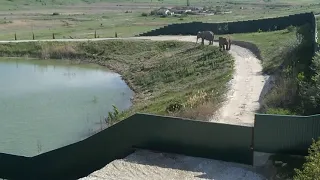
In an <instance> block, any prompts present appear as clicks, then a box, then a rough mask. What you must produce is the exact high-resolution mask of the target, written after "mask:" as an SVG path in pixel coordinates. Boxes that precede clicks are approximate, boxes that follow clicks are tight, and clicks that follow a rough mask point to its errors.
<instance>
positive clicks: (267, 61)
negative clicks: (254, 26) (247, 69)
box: [231, 28, 296, 74]
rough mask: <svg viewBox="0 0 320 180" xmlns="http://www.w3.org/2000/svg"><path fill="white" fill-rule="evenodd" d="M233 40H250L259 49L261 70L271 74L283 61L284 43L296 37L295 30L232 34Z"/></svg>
mask: <svg viewBox="0 0 320 180" xmlns="http://www.w3.org/2000/svg"><path fill="white" fill-rule="evenodd" d="M231 36H232V38H233V39H234V40H239V41H245V42H251V43H253V44H255V45H256V46H257V47H258V49H259V50H260V55H261V60H262V61H261V62H262V67H263V72H264V73H266V74H273V73H275V71H276V70H277V69H279V67H280V65H281V64H282V63H283V61H284V58H283V57H282V56H281V53H282V52H283V50H284V48H285V47H286V45H287V44H288V43H289V42H291V41H292V40H293V39H295V38H296V30H295V29H294V28H293V29H292V28H289V29H286V30H281V31H272V32H256V33H243V34H232V35H231Z"/></svg>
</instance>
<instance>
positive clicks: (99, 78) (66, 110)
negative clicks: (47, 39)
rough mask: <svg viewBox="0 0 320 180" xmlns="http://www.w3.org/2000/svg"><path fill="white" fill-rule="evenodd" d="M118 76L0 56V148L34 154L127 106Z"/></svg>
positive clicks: (85, 132)
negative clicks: (114, 106) (114, 107)
mask: <svg viewBox="0 0 320 180" xmlns="http://www.w3.org/2000/svg"><path fill="white" fill-rule="evenodd" d="M132 95H133V92H132V91H131V90H130V88H129V87H128V86H127V85H126V83H125V82H124V81H123V80H122V79H121V77H120V75H119V74H116V73H112V72H110V71H106V70H105V69H103V68H102V67H98V66H94V65H70V63H68V62H67V61H59V60H57V61H53V60H51V61H47V60H34V59H33V60H30V59H0V115H1V116H0V152H2V153H9V154H16V155H22V156H34V155H37V154H39V153H43V152H47V151H50V150H53V149H57V148H59V147H62V146H65V145H68V144H71V143H74V142H77V141H79V140H82V139H84V138H86V137H88V136H90V135H92V133H93V132H94V131H97V130H99V129H100V128H101V126H102V125H105V124H103V122H104V120H103V117H106V116H107V115H108V111H112V109H113V108H112V104H114V105H116V106H117V107H118V109H119V110H124V109H127V108H129V107H130V106H131V101H130V98H131V97H132Z"/></svg>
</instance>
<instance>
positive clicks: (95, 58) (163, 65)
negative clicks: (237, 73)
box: [0, 40, 233, 119]
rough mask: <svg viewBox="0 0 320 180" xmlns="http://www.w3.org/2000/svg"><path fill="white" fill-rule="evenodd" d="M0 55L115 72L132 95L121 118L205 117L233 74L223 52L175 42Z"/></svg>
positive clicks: (20, 48)
mask: <svg viewBox="0 0 320 180" xmlns="http://www.w3.org/2000/svg"><path fill="white" fill-rule="evenodd" d="M0 55H1V56H6V57H14V56H29V57H37V58H40V59H49V58H50V59H72V60H74V61H73V62H74V63H95V64H99V65H102V66H106V67H107V68H109V69H111V70H113V71H116V72H118V73H119V74H121V75H122V76H123V78H124V80H125V81H126V82H127V83H128V84H129V86H130V87H131V88H132V89H133V90H134V91H135V92H136V95H135V98H134V105H133V107H132V108H131V109H130V110H129V111H128V112H126V113H125V114H124V116H128V115H130V114H132V113H134V112H146V113H155V114H160V115H165V114H174V115H177V116H182V117H188V118H197V119H206V118H207V117H208V116H209V115H211V114H212V113H213V112H214V110H215V109H216V108H217V106H218V105H219V102H221V100H222V99H223V94H224V93H225V91H226V88H227V87H226V82H227V81H229V80H230V79H231V74H232V72H233V59H232V57H231V56H230V55H229V54H228V53H227V52H221V51H219V50H218V48H217V47H213V46H210V47H209V46H195V45H194V43H188V42H175V41H167V42H156V41H144V40H136V41H129V40H110V41H97V42H72V43H70V42H68V43H63V42H41V43H39V42H30V43H12V44H1V45H0ZM106 93H107V92H106Z"/></svg>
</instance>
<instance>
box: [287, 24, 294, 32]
mask: <svg viewBox="0 0 320 180" xmlns="http://www.w3.org/2000/svg"><path fill="white" fill-rule="evenodd" d="M295 30H296V28H295V27H294V26H292V25H291V26H289V27H287V31H288V32H294V31H295Z"/></svg>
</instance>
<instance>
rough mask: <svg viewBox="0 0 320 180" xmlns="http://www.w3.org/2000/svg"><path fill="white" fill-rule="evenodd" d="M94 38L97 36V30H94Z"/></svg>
mask: <svg viewBox="0 0 320 180" xmlns="http://www.w3.org/2000/svg"><path fill="white" fill-rule="evenodd" d="M94 38H97V30H95V31H94Z"/></svg>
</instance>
